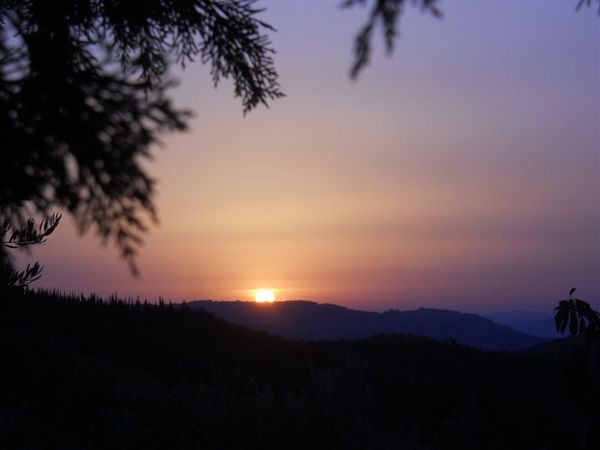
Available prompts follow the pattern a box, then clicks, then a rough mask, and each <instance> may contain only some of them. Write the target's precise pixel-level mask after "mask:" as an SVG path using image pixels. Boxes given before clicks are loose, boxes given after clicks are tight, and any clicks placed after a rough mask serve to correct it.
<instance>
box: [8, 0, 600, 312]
mask: <svg viewBox="0 0 600 450" xmlns="http://www.w3.org/2000/svg"><path fill="white" fill-rule="evenodd" d="M339 3H340V2H338V1H335V0H332V1H323V0H318V1H317V0H313V1H309V0H307V1H292V0H286V1H281V0H278V1H261V2H259V6H264V7H265V8H266V11H264V12H263V13H262V14H261V16H260V17H261V18H262V19H264V20H265V21H267V22H268V23H270V24H272V25H273V26H274V27H275V28H276V29H277V32H275V33H271V34H270V38H271V40H272V42H273V46H274V48H275V49H276V51H277V54H276V55H275V65H276V67H277V70H278V72H279V74H280V82H281V86H282V90H283V91H284V92H285V94H286V97H285V98H283V99H280V100H277V101H274V102H272V103H271V104H270V107H269V108H264V107H260V108H259V109H257V110H255V111H253V112H251V113H250V114H248V115H246V116H244V115H243V114H242V106H241V102H240V100H239V99H236V98H234V97H233V91H232V87H231V84H230V83H229V82H227V81H226V82H224V83H221V84H220V85H219V86H218V88H217V89H214V88H213V86H212V83H211V81H210V77H209V74H208V68H207V67H203V66H202V65H201V64H200V63H198V64H194V65H191V66H188V67H187V68H186V69H185V71H181V70H177V71H175V72H174V76H175V77H176V78H177V79H178V80H179V81H180V84H179V86H178V87H177V88H176V89H175V90H174V91H173V97H174V98H175V100H176V104H178V105H179V106H183V107H187V108H189V109H191V110H192V111H194V114H195V115H194V119H193V120H192V121H191V123H190V125H191V126H190V131H189V132H187V133H185V134H180V135H171V136H167V137H165V138H164V139H163V141H164V145H163V146H162V148H159V149H157V150H156V153H155V158H154V160H153V161H152V162H151V163H149V164H148V170H149V172H150V173H151V174H152V175H153V176H154V177H155V178H156V179H157V180H158V181H159V184H158V195H157V198H156V206H157V209H158V212H159V216H160V225H159V226H157V227H155V228H153V229H152V230H151V232H150V233H149V234H148V235H147V236H146V239H145V246H144V247H143V249H142V250H141V253H140V256H139V259H138V264H139V267H140V270H141V276H140V277H138V278H135V277H133V276H132V275H131V274H130V273H129V272H128V269H127V266H126V264H125V263H124V262H123V261H122V260H120V259H119V256H118V252H117V251H116V249H115V248H113V247H111V246H107V247H103V246H102V245H101V244H100V241H99V239H98V238H97V237H96V236H94V235H93V234H89V235H85V236H79V235H78V233H77V231H76V229H75V227H74V225H73V223H72V222H71V219H70V218H69V217H65V219H64V220H63V223H62V224H61V226H60V227H59V229H58V230H57V231H56V232H55V234H54V235H52V236H51V238H50V239H49V240H48V242H47V243H46V244H45V245H44V246H43V247H40V248H37V249H35V250H34V251H33V253H32V254H31V255H28V256H25V257H21V258H20V259H19V260H20V261H21V262H25V261H28V260H31V259H37V260H39V261H40V262H41V263H42V264H44V265H45V273H44V276H43V278H42V279H41V280H40V281H38V282H37V283H36V284H35V286H36V287H40V288H58V289H61V290H64V291H68V292H85V293H89V292H95V293H99V294H101V295H108V294H111V293H118V294H120V295H125V296H134V297H137V296H140V297H142V298H149V299H151V300H152V299H156V298H157V297H158V296H162V297H164V298H166V299H171V300H173V301H181V300H184V299H185V300H193V299H218V300H252V296H253V292H254V290H256V289H259V288H269V289H273V290H274V291H275V293H276V296H277V298H278V300H291V299H309V300H314V301H317V302H328V303H336V304H340V305H344V306H348V307H353V308H360V309H366V310H385V309H390V308H394V309H411V308H416V307H421V306H425V307H438V308H449V309H457V310H462V311H470V312H482V313H485V312H492V311H500V310H514V309H529V310H548V311H551V309H552V308H553V307H554V306H555V304H556V302H557V300H559V299H562V298H564V297H566V296H567V294H568V291H569V289H570V288H571V287H577V294H579V296H580V297H581V298H583V299H587V300H589V301H591V302H592V303H595V304H596V305H598V304H600V281H599V279H600V257H599V253H600V186H599V179H600V131H599V127H600V126H599V124H600V111H599V109H600V92H599V84H600V83H599V80H600V31H599V23H600V22H599V18H598V15H597V14H596V10H592V9H591V8H588V9H585V8H584V10H582V11H580V12H578V13H576V12H575V5H576V3H577V2H576V1H574V0H573V1H568V0H564V1H562V0H554V1H551V0H549V1H544V2H542V1H536V0H528V1H507V0H502V1H500V0H497V1H486V2H483V1H481V2H478V1H466V0H465V1H462V0H453V1H442V2H441V3H440V6H441V9H442V11H443V13H444V17H443V18H442V19H436V18H434V17H432V16H430V15H426V14H423V13H422V12H421V10H419V9H417V8H414V7H412V6H409V7H408V8H407V10H406V13H405V15H404V16H403V17H402V18H401V23H400V37H399V39H398V40H397V41H396V45H395V49H394V52H393V54H392V55H391V56H386V54H385V51H384V46H383V40H382V39H381V33H379V34H376V36H375V40H374V44H375V46H374V54H373V58H372V60H371V63H370V64H369V66H368V67H367V68H366V69H365V70H364V72H363V73H362V74H361V75H360V77H359V79H358V80H351V79H350V78H349V69H350V66H351V62H352V49H353V37H354V36H355V34H356V32H357V31H358V29H359V27H360V25H361V24H362V23H363V22H364V20H365V19H366V17H367V10H366V9H364V8H356V9H353V10H341V9H340V8H339Z"/></svg>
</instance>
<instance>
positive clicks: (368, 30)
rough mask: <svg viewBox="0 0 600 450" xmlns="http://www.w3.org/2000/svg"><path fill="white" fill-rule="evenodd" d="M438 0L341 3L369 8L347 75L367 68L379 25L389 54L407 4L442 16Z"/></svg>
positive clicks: (580, 1)
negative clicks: (375, 32) (374, 36)
mask: <svg viewBox="0 0 600 450" xmlns="http://www.w3.org/2000/svg"><path fill="white" fill-rule="evenodd" d="M576 1H577V4H576V8H575V9H576V10H577V11H579V10H580V9H581V8H582V7H584V6H587V7H590V6H592V3H593V1H594V0H576ZM596 2H597V3H598V14H600V0H596ZM441 3H442V2H441V0H344V1H343V3H342V7H344V8H350V7H353V6H357V5H359V6H367V5H369V6H370V9H369V13H368V19H367V22H366V24H365V25H363V26H362V27H361V29H360V30H359V32H358V34H357V36H356V38H355V40H354V61H353V63H352V67H351V68H350V76H351V77H352V78H354V79H355V78H357V77H358V75H359V74H360V72H361V71H362V70H363V69H364V68H365V67H366V66H367V65H368V63H369V59H370V57H371V42H372V40H373V33H374V31H375V30H376V28H377V27H378V26H379V25H381V28H382V31H383V37H384V41H385V47H386V50H387V52H388V54H389V53H391V52H392V50H393V48H394V41H395V39H396V37H397V36H398V34H399V32H398V24H399V22H400V18H401V16H402V14H403V13H404V10H405V8H406V6H407V5H409V4H412V5H413V6H415V7H418V8H419V9H421V11H422V12H423V13H425V14H431V15H432V16H433V17H435V18H441V17H442V10H441V9H440V6H439V5H440V4H441Z"/></svg>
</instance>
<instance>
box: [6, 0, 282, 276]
mask: <svg viewBox="0 0 600 450" xmlns="http://www.w3.org/2000/svg"><path fill="white" fill-rule="evenodd" d="M260 12H261V10H260V9H257V8H255V7H254V2H253V1H248V0H222V1H217V0H145V1H144V2H134V1H123V2H115V1H112V0H67V1H61V2H48V1H46V0H20V1H16V0H2V1H0V142H2V152H1V153H0V223H7V222H8V223H10V225H11V226H12V227H13V228H15V229H16V228H22V227H25V226H27V223H28V219H29V215H30V212H31V211H29V212H26V211H25V205H28V206H30V208H32V209H33V213H34V214H40V215H42V216H45V215H48V214H49V212H50V211H52V210H55V209H57V208H58V209H61V210H63V211H65V212H68V213H69V214H70V215H72V216H73V217H74V219H75V222H76V224H77V225H78V227H79V230H80V231H81V232H86V231H88V230H90V229H93V230H95V232H96V233H97V234H98V235H99V236H100V237H101V239H102V240H103V242H107V241H112V242H114V243H115V244H116V245H117V247H118V248H119V250H120V253H121V255H122V256H123V257H124V258H125V259H126V260H127V262H128V263H129V265H130V267H131V269H132V270H133V271H134V272H135V271H136V267H135V255H136V253H137V251H138V249H139V247H140V245H141V244H142V235H143V234H144V232H146V230H147V229H148V226H149V225H150V224H152V223H156V221H157V216H156V210H155V206H154V202H153V201H154V193H155V183H154V180H153V179H152V178H151V177H150V176H149V175H148V173H147V171H146V169H145V168H144V167H143V166H142V161H143V160H144V159H149V158H150V157H151V154H152V150H153V148H154V147H155V146H156V145H160V143H161V137H162V136H163V135H164V134H165V133H169V132H180V131H184V130H186V128H187V123H188V119H189V117H190V113H189V112H188V111H184V110H181V109H178V108H176V107H175V106H173V103H172V101H171V99H170V98H169V97H168V95H167V94H168V92H169V90H170V89H171V88H172V87H173V86H174V83H173V81H172V80H171V79H170V78H169V76H168V68H169V67H170V66H171V65H173V64H178V65H180V66H182V67H183V66H185V65H186V64H188V63H190V62H192V61H194V60H199V61H200V62H202V63H203V64H207V65H209V67H210V73H211V76H212V79H213V82H214V83H215V85H216V84H217V83H218V82H219V81H220V80H221V79H223V78H231V79H232V80H233V84H234V93H235V95H236V96H238V97H240V98H241V101H242V105H243V111H244V113H246V112H248V111H250V110H251V109H253V108H255V107H256V106H258V105H259V104H264V105H266V104H267V103H268V102H269V101H270V100H273V99H276V98H279V97H281V96H282V95H283V94H282V92H281V91H280V88H279V84H278V80H277V73H276V71H275V68H274V65H273V60H272V54H273V53H274V51H273V50H272V48H271V44H270V42H269V40H268V38H267V36H266V34H265V33H266V32H268V31H270V30H272V27H270V26H269V25H268V24H266V23H264V22H262V21H260V20H259V19H258V18H257V16H258V14H259V13H260Z"/></svg>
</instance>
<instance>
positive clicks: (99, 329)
mask: <svg viewBox="0 0 600 450" xmlns="http://www.w3.org/2000/svg"><path fill="white" fill-rule="evenodd" d="M326 308H330V307H326ZM334 310H335V311H337V309H335V308H334ZM593 381H594V382H589V383H588V382H587V381H586V379H585V378H583V377H581V376H579V373H578V372H573V371H571V370H562V369H561V367H559V366H558V365H556V364H555V363H554V362H552V361H550V360H544V359H541V358H536V357H532V356H529V355H527V354H523V353H506V352H503V353H498V352H490V351H481V350H476V349H473V348H468V347H463V346H460V345H453V344H447V343H443V342H438V341H435V340H433V339H429V338H417V337H410V336H403V335H390V336H376V337H373V338H369V339H363V340H357V341H328V342H305V343H304V342H289V341H286V340H284V339H282V338H279V337H275V336H271V335H268V334H266V333H259V332H253V331H250V330H248V329H246V328H243V327H240V326H236V325H232V324H229V323H226V322H224V321H223V320H220V319H218V318H216V317H214V316H213V315H211V314H207V313H205V312H201V311H195V310H192V309H190V308H188V307H185V306H184V307H172V306H170V305H164V304H162V305H149V304H144V303H139V302H127V301H122V300H119V299H116V298H113V299H111V300H110V301H109V302H103V301H101V300H100V299H98V298H97V297H82V296H77V297H72V296H62V295H60V294H57V293H27V294H24V295H22V294H17V293H11V294H2V293H0V448H1V449H7V450H46V449H48V450H50V449H56V448H60V449H61V450H75V449H77V450H92V449H94V450H109V449H110V450H113V449H127V450H137V449H140V450H141V449H144V450H179V449H185V450H187V449H190V450H191V449H194V450H195V449H198V450H199V449H202V450H206V449H209V450H210V449H219V450H225V449H237V450H246V449H248V450H259V449H262V450H269V449H286V450H296V449H297V450H300V449H302V450H306V449H327V450H338V449H339V450H341V449H344V450H348V449H350V450H384V449H421V450H453V449H461V450H462V449H467V448H472V449H487V450H508V449H510V450H513V449H540V448H544V449H547V450H564V449H566V448H568V449H570V450H584V449H588V448H589V449H595V448H599V444H600V429H598V427H597V426H596V424H597V423H598V420H600V406H599V405H600V401H599V400H600V393H599V392H598V386H597V383H595V381H596V380H593ZM584 394H585V395H584Z"/></svg>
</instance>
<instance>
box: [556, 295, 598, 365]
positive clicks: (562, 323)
mask: <svg viewBox="0 0 600 450" xmlns="http://www.w3.org/2000/svg"><path fill="white" fill-rule="evenodd" d="M574 292H575V288H572V289H571V291H570V292H569V298H568V299H565V300H561V301H560V302H559V303H558V306H557V307H556V308H554V311H555V313H554V321H555V323H556V329H557V330H558V331H559V332H560V333H562V334H564V333H565V330H567V329H568V330H569V333H570V334H571V336H583V337H584V338H585V343H586V353H587V356H589V355H590V353H591V352H592V351H593V349H594V347H595V346H598V345H600V313H599V312H598V311H594V309H593V308H592V306H591V305H590V304H589V303H587V302H585V301H583V300H581V299H578V298H573V293H574ZM599 353H600V352H599ZM599 356H600V354H599Z"/></svg>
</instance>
